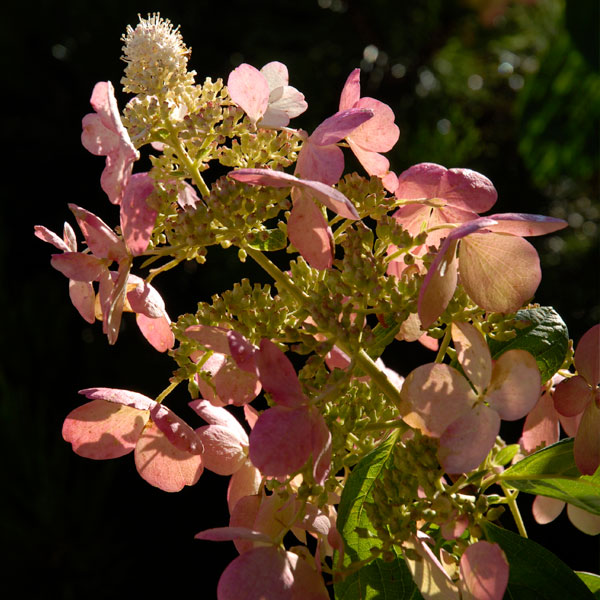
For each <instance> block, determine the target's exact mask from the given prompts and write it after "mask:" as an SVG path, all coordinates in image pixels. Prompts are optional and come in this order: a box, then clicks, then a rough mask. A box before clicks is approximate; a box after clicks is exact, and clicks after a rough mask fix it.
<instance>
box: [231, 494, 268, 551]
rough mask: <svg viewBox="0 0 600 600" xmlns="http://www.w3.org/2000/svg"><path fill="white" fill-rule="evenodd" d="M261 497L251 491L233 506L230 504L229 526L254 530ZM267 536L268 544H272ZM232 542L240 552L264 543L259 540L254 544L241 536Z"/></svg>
mask: <svg viewBox="0 0 600 600" xmlns="http://www.w3.org/2000/svg"><path fill="white" fill-rule="evenodd" d="M262 499H263V496H262V495H259V494H256V493H253V494H249V495H247V496H244V497H243V498H240V499H239V501H238V502H237V503H236V504H234V505H233V506H231V505H230V509H229V515H230V516H229V527H244V528H246V529H249V530H251V531H256V529H255V527H254V522H255V521H256V515H257V514H258V511H259V509H260V505H261V502H262ZM260 533H261V534H263V535H265V532H264V531H261V532H260ZM267 538H268V539H269V545H272V540H271V539H270V538H269V537H268V536H267ZM233 543H234V544H235V548H236V550H237V551H238V552H239V553H240V554H242V553H243V552H248V550H252V548H254V547H255V545H257V546H258V545H260V546H263V545H264V543H261V542H260V541H259V542H256V544H255V540H251V539H245V538H243V537H238V538H235V539H234V540H233Z"/></svg>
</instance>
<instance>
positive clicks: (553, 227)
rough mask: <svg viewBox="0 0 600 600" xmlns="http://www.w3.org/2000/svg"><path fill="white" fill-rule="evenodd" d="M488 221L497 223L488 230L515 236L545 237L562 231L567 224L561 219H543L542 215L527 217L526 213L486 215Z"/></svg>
mask: <svg viewBox="0 0 600 600" xmlns="http://www.w3.org/2000/svg"><path fill="white" fill-rule="evenodd" d="M488 217H489V218H490V219H494V220H495V221H498V223H497V224H496V225H491V226H490V227H489V229H490V230H491V231H495V232H497V233H509V234H511V235H517V236H524V237H528V236H535V235H545V234H547V233H552V232H554V231H558V230H559V229H564V228H565V227H567V225H568V223H567V222H566V221H563V220H562V219H556V218H554V217H545V216H543V215H529V214H526V213H498V214H495V215H488Z"/></svg>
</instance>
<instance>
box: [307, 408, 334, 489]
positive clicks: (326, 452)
mask: <svg viewBox="0 0 600 600" xmlns="http://www.w3.org/2000/svg"><path fill="white" fill-rule="evenodd" d="M310 418H311V420H312V430H311V446H312V457H313V477H314V479H315V482H316V483H317V484H318V485H323V484H324V483H325V480H326V479H327V476H328V475H329V469H330V466H331V432H330V431H329V429H328V427H327V424H326V423H325V419H323V416H322V415H321V413H320V412H319V411H318V410H317V409H316V408H314V407H313V408H312V409H311V411H310Z"/></svg>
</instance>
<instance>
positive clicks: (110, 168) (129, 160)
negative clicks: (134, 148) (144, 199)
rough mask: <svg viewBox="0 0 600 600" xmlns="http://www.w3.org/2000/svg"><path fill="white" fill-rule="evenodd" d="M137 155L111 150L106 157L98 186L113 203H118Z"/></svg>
mask: <svg viewBox="0 0 600 600" xmlns="http://www.w3.org/2000/svg"><path fill="white" fill-rule="evenodd" d="M137 158H138V155H137V153H136V154H135V155H131V154H129V153H126V152H121V151H117V152H112V153H111V154H109V155H108V156H107V157H106V166H105V167H104V171H102V175H101V176H100V187H101V188H102V189H103V190H104V192H105V193H106V195H107V196H108V199H109V200H110V201H111V202H112V203H113V204H120V203H121V200H122V199H123V193H124V190H125V187H126V186H127V182H128V181H129V177H130V176H131V172H132V171H133V163H134V162H135V161H136V160H137Z"/></svg>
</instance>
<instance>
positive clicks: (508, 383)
mask: <svg viewBox="0 0 600 600" xmlns="http://www.w3.org/2000/svg"><path fill="white" fill-rule="evenodd" d="M541 385H542V382H541V378H540V371H539V369H538V366H537V363H536V362H535V358H533V356H532V355H531V354H529V352H526V351H525V350H508V351H507V352H504V354H501V355H500V357H499V358H498V360H496V362H495V363H494V368H493V370H492V381H491V383H490V386H489V387H488V391H487V393H486V395H485V399H486V401H487V403H488V404H489V406H490V407H491V408H493V409H494V410H495V411H497V412H498V414H499V415H500V418H501V419H504V420H505V421H516V420H517V419H520V418H522V417H524V416H525V415H526V414H527V413H528V412H529V411H530V410H531V409H532V408H533V407H534V406H535V405H536V403H537V401H538V399H539V397H540V388H541Z"/></svg>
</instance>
